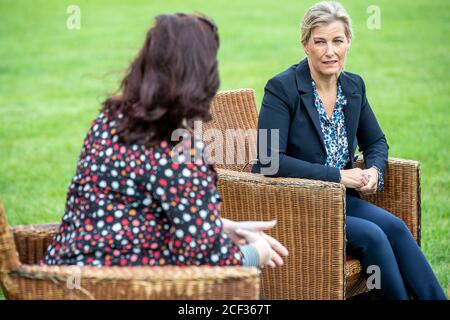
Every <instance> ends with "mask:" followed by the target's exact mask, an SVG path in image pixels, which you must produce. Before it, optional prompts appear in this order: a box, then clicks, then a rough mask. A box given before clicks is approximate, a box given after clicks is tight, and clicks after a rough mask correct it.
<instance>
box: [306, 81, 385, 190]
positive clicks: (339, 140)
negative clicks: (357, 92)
mask: <svg viewBox="0 0 450 320" xmlns="http://www.w3.org/2000/svg"><path fill="white" fill-rule="evenodd" d="M312 86H313V88H314V105H315V107H316V109H317V112H318V113H319V119H320V128H321V129H322V133H323V138H324V143H325V149H326V152H327V160H326V162H325V165H326V166H328V167H334V168H338V169H339V170H342V169H344V168H345V166H346V164H347V163H348V161H349V160H350V154H349V152H348V141H347V128H346V126H345V116H344V106H345V105H346V104H347V99H346V97H345V96H344V94H343V92H342V88H341V85H340V84H339V83H338V92H337V98H336V104H335V106H334V110H333V114H332V115H331V118H328V116H327V113H326V109H325V106H324V104H323V102H322V100H321V99H320V96H319V93H318V92H317V88H316V84H315V82H314V81H312ZM374 168H375V169H376V170H377V171H378V186H377V189H378V191H380V190H381V189H382V188H383V185H384V181H383V175H382V172H381V170H380V169H379V168H377V167H375V166H374Z"/></svg>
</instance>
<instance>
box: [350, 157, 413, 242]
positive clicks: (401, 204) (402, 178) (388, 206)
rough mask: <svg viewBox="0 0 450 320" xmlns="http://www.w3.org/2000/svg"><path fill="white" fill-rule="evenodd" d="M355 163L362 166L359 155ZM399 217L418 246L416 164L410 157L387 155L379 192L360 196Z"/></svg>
mask: <svg viewBox="0 0 450 320" xmlns="http://www.w3.org/2000/svg"><path fill="white" fill-rule="evenodd" d="M356 165H357V166H358V167H360V168H363V167H364V162H363V158H362V157H361V159H358V161H357V162H356ZM363 198H364V199H365V200H367V201H369V202H371V203H373V204H375V205H377V206H379V207H381V208H384V209H385V210H387V211H389V212H391V213H393V214H395V215H396V216H397V217H399V218H401V219H402V220H403V221H404V222H405V223H406V225H407V226H408V228H409V230H410V231H411V233H412V235H413V236H414V238H415V239H416V241H417V243H418V244H419V245H420V237H421V232H420V224H421V221H420V220H421V202H420V201H421V200H420V164H419V162H417V161H413V160H403V159H397V158H389V162H388V165H387V167H386V171H385V173H384V187H383V190H381V192H379V193H376V194H374V195H368V196H364V197H363Z"/></svg>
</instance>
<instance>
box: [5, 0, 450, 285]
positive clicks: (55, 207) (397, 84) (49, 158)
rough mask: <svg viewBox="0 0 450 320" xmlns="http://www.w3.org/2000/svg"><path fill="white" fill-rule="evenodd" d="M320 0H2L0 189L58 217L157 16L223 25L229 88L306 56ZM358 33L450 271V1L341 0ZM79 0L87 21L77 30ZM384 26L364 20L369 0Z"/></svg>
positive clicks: (28, 218) (368, 72) (13, 213)
mask: <svg viewBox="0 0 450 320" xmlns="http://www.w3.org/2000/svg"><path fill="white" fill-rule="evenodd" d="M314 2H315V1H298V0H292V1H287V0H282V1H271V0H247V1H231V0H226V1H225V0H222V1H212V0H210V1H204V0H202V1H191V0H189V1H186V0H184V1H182V0H180V1H175V0H167V1H154V0H147V1H118V0H114V1H111V0H109V1H93V0H90V1H86V0H84V1H82V0H73V1H65V0H64V1H62V0H45V1H36V0H33V1H24V0H14V1H13V0H11V1H7V0H0V21H1V22H0V44H1V45H0V199H1V200H2V201H3V202H4V205H5V208H6V213H7V216H8V219H9V222H10V224H12V225H17V224H32V223H48V222H57V221H59V220H60V218H61V217H62V214H63V213H64V204H65V193H66V188H67V186H68V184H69V181H70V179H71V178H72V176H73V174H74V172H75V168H76V162H77V159H78V156H79V151H80V148H81V145H82V141H83V138H84V136H85V133H86V132H87V129H88V127H89V125H90V122H91V120H92V119H93V118H94V117H95V116H96V114H97V112H98V110H99V107H100V102H101V101H102V100H103V99H104V98H105V96H106V95H107V94H108V93H110V92H113V91H115V90H116V89H117V85H118V81H119V79H120V78H121V77H122V76H123V71H124V70H125V68H126V67H127V66H128V64H129V62H130V61H131V59H132V58H133V57H134V56H135V55H136V53H137V51H138V49H139V48H140V46H141V45H142V42H143V39H144V36H145V33H146V31H147V30H148V28H149V27H150V26H151V25H152V24H153V17H154V16H156V15H158V14H161V13H173V12H180V11H181V12H193V11H200V12H203V13H205V14H207V15H209V16H210V17H212V18H213V19H214V20H215V21H216V23H217V24H218V26H219V33H220V37H221V47H220V53H219V60H220V73H221V80H222V82H221V89H222V90H224V89H235V88H254V89H255V90H256V94H257V103H258V105H259V104H260V101H261V98H262V92H263V87H264V85H265V83H266V81H267V80H268V79H269V78H270V77H272V76H273V75H275V74H276V73H278V72H280V71H282V70H284V69H286V68H287V67H288V66H290V65H292V64H294V63H297V62H298V61H299V60H300V59H301V58H303V56H304V54H303V51H302V50H301V48H300V46H299V23H300V20H301V18H302V16H303V14H304V12H305V10H306V9H307V8H308V7H309V6H311V5H312V4H313V3H314ZM342 3H343V4H344V6H345V7H346V8H347V10H348V11H349V13H350V15H351V17H352V19H353V29H354V33H355V38H354V41H353V44H352V47H351V50H350V53H349V56H348V59H347V64H346V69H347V70H348V71H352V72H356V73H359V74H360V75H362V77H363V78H364V79H365V81H366V86H367V92H368V97H369V101H370V103H371V105H372V108H373V109H374V112H375V113H376V115H377V118H378V120H379V122H380V124H381V126H382V128H383V130H384V132H385V134H386V136H387V139H388V142H389V145H390V156H391V157H399V158H404V159H415V160H418V161H420V163H421V169H422V237H423V239H422V247H423V250H424V252H425V255H426V256H427V258H428V259H429V261H430V263H431V265H432V267H433V269H434V270H435V272H436V274H437V276H438V278H439V281H440V283H441V285H442V286H443V287H444V289H445V291H446V292H447V286H448V284H449V282H450V237H449V235H450V224H449V221H450V206H449V191H450V172H449V171H450V170H449V169H450V148H449V143H448V138H449V137H450V130H449V120H450V113H449V108H450V99H449V91H450V90H449V89H450V87H449V77H448V75H447V73H448V71H449V62H450V55H449V52H448V51H449V49H450V46H449V39H450V34H449V31H450V30H449V29H450V2H449V1H448V0H440V1H437V0H436V1H423V0H421V1H410V0H401V1H384V0H383V1H381V0H379V1H376V3H374V2H373V1H366V0H363V1H342ZM70 4H75V5H78V6H79V7H80V9H81V29H80V30H68V29H67V27H66V20H67V18H68V17H69V14H68V13H67V12H66V10H67V7H68V6H69V5H70ZM373 4H375V5H377V6H378V7H379V8H380V10H381V29H379V30H370V29H369V28H368V27H367V24H366V22H367V19H368V17H369V16H370V14H369V13H367V8H368V6H369V5H373Z"/></svg>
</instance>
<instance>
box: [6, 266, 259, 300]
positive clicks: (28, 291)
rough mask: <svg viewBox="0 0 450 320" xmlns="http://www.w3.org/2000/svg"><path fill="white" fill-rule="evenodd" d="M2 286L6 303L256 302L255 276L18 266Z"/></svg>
mask: <svg viewBox="0 0 450 320" xmlns="http://www.w3.org/2000/svg"><path fill="white" fill-rule="evenodd" d="M4 286H5V293H6V295H7V298H9V299H108V300H109V299H151V300H154V299H157V300H159V299H164V300H166V299H171V300H172V299H259V271H258V270H257V269H256V268H245V267H236V266H233V267H209V266H189V267H175V266H164V267H77V266H39V265H21V266H19V267H17V268H15V269H13V270H11V271H10V273H9V276H8V277H6V278H5V279H4Z"/></svg>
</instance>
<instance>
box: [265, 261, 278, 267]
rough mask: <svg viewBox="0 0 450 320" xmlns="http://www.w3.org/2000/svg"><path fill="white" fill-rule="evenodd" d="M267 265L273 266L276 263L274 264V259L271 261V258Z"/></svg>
mask: <svg viewBox="0 0 450 320" xmlns="http://www.w3.org/2000/svg"><path fill="white" fill-rule="evenodd" d="M267 265H268V266H269V267H271V268H275V267H276V266H277V265H276V264H275V262H274V261H272V260H270V261H269V262H268V263H267Z"/></svg>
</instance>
